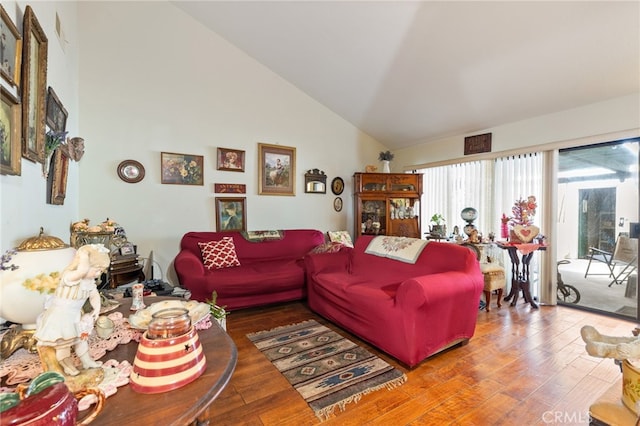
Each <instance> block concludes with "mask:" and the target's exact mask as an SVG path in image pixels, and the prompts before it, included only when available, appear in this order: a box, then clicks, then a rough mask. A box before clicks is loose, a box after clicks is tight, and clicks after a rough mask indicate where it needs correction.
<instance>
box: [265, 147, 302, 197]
mask: <svg viewBox="0 0 640 426" xmlns="http://www.w3.org/2000/svg"><path fill="white" fill-rule="evenodd" d="M258 156H259V161H258V176H259V178H258V179H259V181H258V194H260V195H296V149H295V148H293V147H289V146H282V145H269V144H265V143H259V144H258Z"/></svg>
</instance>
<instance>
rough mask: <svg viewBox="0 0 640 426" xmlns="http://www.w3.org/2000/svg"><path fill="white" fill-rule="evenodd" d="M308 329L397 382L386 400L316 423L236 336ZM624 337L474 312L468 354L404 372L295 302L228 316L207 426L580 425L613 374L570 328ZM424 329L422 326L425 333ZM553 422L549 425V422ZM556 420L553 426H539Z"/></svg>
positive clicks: (548, 320)
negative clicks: (337, 339)
mask: <svg viewBox="0 0 640 426" xmlns="http://www.w3.org/2000/svg"><path fill="white" fill-rule="evenodd" d="M312 318H313V319H316V320H317V321H319V322H320V323H322V324H325V325H327V326H328V327H330V328H332V329H334V330H336V331H338V332H340V333H341V334H342V335H344V336H345V337H347V338H349V339H351V340H353V341H354V342H356V343H358V344H360V345H362V346H363V347H366V348H367V349H369V350H370V351H372V352H373V353H375V354H376V355H378V356H380V357H381V358H382V359H384V360H386V361H387V362H389V363H390V364H392V365H393V366H395V367H397V368H399V369H400V370H402V371H404V372H405V373H406V374H407V377H408V381H407V382H406V383H405V384H404V385H402V386H400V387H398V388H396V389H394V390H392V391H388V390H386V389H385V390H380V391H376V392H373V393H370V394H368V395H364V396H363V397H362V399H361V400H360V401H359V402H358V403H351V404H348V405H347V406H346V409H345V411H340V410H336V413H335V414H334V415H333V416H332V417H331V418H330V419H329V420H327V421H325V422H320V421H319V420H318V419H317V418H316V417H315V415H314V414H313V411H312V410H311V409H310V408H309V406H308V405H307V404H306V403H305V401H304V400H303V399H302V397H301V396H300V395H299V394H298V393H297V392H296V391H295V390H294V389H293V388H292V387H291V386H290V385H289V383H288V382H287V381H286V380H285V378H284V377H283V376H282V375H281V374H280V373H279V372H278V371H277V370H276V368H275V367H273V366H272V365H271V363H270V362H269V361H268V360H267V359H266V358H265V357H264V356H263V355H262V354H261V353H260V352H259V351H258V350H257V349H256V348H255V347H254V345H253V344H252V343H251V342H250V341H249V340H248V339H247V337H246V334H247V333H251V332H256V331H261V330H267V329H271V328H274V327H278V326H282V325H287V324H291V323H295V322H300V321H304V320H307V319H312ZM586 324H590V325H593V326H595V327H596V328H597V329H598V330H599V331H600V332H602V333H605V334H609V335H616V336H623V335H625V336H626V335H631V331H632V330H633V329H634V328H635V326H636V324H635V323H634V322H631V321H625V320H620V319H614V318H609V317H605V316H601V315H597V314H593V313H590V312H585V311H580V310H576V309H572V308H568V307H552V306H542V307H540V309H538V310H534V309H531V307H530V306H529V305H527V304H524V303H520V304H518V305H517V306H516V307H510V306H509V305H506V306H504V305H503V307H502V308H500V309H497V308H496V307H495V297H494V307H493V309H492V310H491V312H485V311H479V312H478V323H477V327H476V333H475V336H474V337H473V338H472V339H471V340H470V342H469V344H467V345H465V346H462V347H457V348H454V349H452V350H449V351H447V352H444V353H441V354H439V355H436V356H434V357H432V358H430V359H427V360H426V361H424V362H422V363H421V364H420V365H419V366H417V367H416V368H414V369H407V368H406V367H405V366H403V365H401V364H400V363H398V362H397V361H396V360H395V359H393V358H391V357H389V356H387V355H386V354H384V353H382V352H380V351H378V350H376V349H375V348H373V347H371V346H370V345H368V344H367V343H365V342H363V341H361V340H360V339H358V338H356V337H355V336H353V335H351V334H349V333H347V332H346V331H344V330H342V329H340V328H339V327H337V326H335V325H333V324H331V323H329V322H328V321H326V320H324V319H323V318H322V317H320V316H318V315H316V314H314V313H313V312H311V311H310V310H309V309H308V307H307V306H306V304H305V303H304V302H293V303H287V304H281V305H275V306H270V307H264V308H254V309H245V310H240V311H235V312H232V313H231V314H230V315H229V316H228V317H227V328H228V330H229V334H230V336H231V338H232V339H233V340H234V341H235V343H236V345H237V347H238V364H237V367H236V370H235V372H234V374H233V377H232V378H231V381H230V383H229V385H228V386H227V388H226V389H225V390H224V391H223V392H222V393H221V395H220V396H219V397H218V399H217V400H216V401H214V403H213V404H212V406H211V410H210V413H211V419H210V420H211V424H213V425H317V424H320V423H322V424H323V425H331V426H333V425H362V424H373V425H375V424H380V425H447V424H451V425H548V424H562V425H568V424H588V410H589V405H590V404H591V403H592V402H594V401H595V400H597V399H598V398H599V397H600V396H601V395H602V394H603V393H604V392H605V391H606V390H607V389H608V388H609V387H611V385H612V384H613V383H615V382H616V381H617V380H618V379H620V378H621V376H622V373H620V369H619V367H618V366H617V365H615V364H614V362H613V360H611V359H600V358H594V357H591V356H589V355H588V354H587V353H586V351H585V349H584V343H583V342H582V339H581V338H580V328H581V327H582V326H583V325H586ZM425 326H426V327H428V324H425ZM550 416H559V417H550ZM550 419H559V420H560V421H549V420H550Z"/></svg>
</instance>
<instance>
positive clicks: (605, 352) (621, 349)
mask: <svg viewBox="0 0 640 426" xmlns="http://www.w3.org/2000/svg"><path fill="white" fill-rule="evenodd" d="M580 335H581V336H582V340H583V341H584V342H585V343H586V344H587V346H586V349H587V353H588V354H589V355H591V356H595V357H598V358H614V359H617V360H624V359H630V358H640V337H636V336H628V337H616V336H607V335H604V334H600V333H599V332H598V330H596V329H595V328H594V327H592V326H590V325H585V326H584V327H582V329H580Z"/></svg>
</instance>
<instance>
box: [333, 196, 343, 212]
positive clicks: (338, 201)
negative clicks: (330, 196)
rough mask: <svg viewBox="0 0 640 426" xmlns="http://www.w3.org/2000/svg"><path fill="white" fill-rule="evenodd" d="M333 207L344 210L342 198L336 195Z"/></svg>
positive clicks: (336, 209)
mask: <svg viewBox="0 0 640 426" xmlns="http://www.w3.org/2000/svg"><path fill="white" fill-rule="evenodd" d="M333 209H334V210H335V211H337V212H339V211H340V210H342V198H340V197H336V199H335V200H333Z"/></svg>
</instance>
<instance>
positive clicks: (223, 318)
mask: <svg viewBox="0 0 640 426" xmlns="http://www.w3.org/2000/svg"><path fill="white" fill-rule="evenodd" d="M217 299H218V293H216V291H215V290H214V291H213V293H211V300H207V301H206V303H207V304H208V305H209V312H211V316H212V317H213V318H215V319H216V321H218V323H219V324H220V326H221V327H222V328H223V329H224V330H225V331H226V330H227V315H229V313H228V312H227V310H226V309H225V308H226V306H218V305H217V304H216V300H217Z"/></svg>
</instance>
